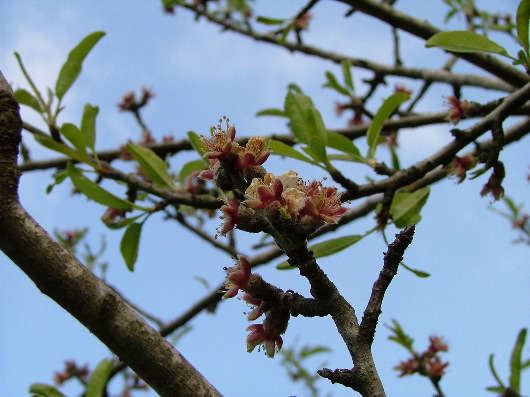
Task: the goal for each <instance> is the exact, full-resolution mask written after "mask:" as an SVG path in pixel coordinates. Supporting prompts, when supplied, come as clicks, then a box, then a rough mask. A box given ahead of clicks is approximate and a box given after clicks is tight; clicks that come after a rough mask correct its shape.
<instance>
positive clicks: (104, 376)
mask: <svg viewBox="0 0 530 397" xmlns="http://www.w3.org/2000/svg"><path fill="white" fill-rule="evenodd" d="M113 366H114V361H113V360H111V359H104V360H102V361H101V362H100V363H99V364H98V366H97V367H96V369H94V371H93V372H92V374H91V375H90V379H88V382H87V385H86V394H85V396H86V397H102V396H103V392H104V390H105V386H106V385H107V382H108V380H109V375H110V372H111V371H112V367H113Z"/></svg>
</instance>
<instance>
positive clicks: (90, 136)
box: [81, 103, 99, 151]
mask: <svg viewBox="0 0 530 397" xmlns="http://www.w3.org/2000/svg"><path fill="white" fill-rule="evenodd" d="M98 113H99V107H97V106H92V105H91V104H90V103H87V104H86V105H85V108H84V109H83V118H82V119H81V132H82V133H83V137H84V139H85V143H86V146H87V147H88V148H90V149H91V150H92V151H94V150H95V149H94V147H95V145H96V116H97V115H98Z"/></svg>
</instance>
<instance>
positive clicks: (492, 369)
mask: <svg viewBox="0 0 530 397" xmlns="http://www.w3.org/2000/svg"><path fill="white" fill-rule="evenodd" d="M493 361H494V355H493V354H490V357H489V359H488V365H489V367H490V371H491V374H492V375H493V377H494V378H495V380H496V381H497V383H498V384H499V386H500V387H502V391H501V393H502V392H503V391H504V389H506V386H504V383H503V382H502V380H501V378H500V377H499V374H497V370H496V369H495V365H494V363H493ZM488 390H489V388H488Z"/></svg>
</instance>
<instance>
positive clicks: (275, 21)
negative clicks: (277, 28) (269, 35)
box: [256, 15, 286, 25]
mask: <svg viewBox="0 0 530 397" xmlns="http://www.w3.org/2000/svg"><path fill="white" fill-rule="evenodd" d="M285 21H286V20H285V19H279V18H269V17H263V16H261V15H258V17H257V18H256V22H259V23H263V24H265V25H282V24H284V23H285Z"/></svg>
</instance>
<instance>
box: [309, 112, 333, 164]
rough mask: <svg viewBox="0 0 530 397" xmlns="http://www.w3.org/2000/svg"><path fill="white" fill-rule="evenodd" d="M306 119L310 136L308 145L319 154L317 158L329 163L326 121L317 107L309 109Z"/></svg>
mask: <svg viewBox="0 0 530 397" xmlns="http://www.w3.org/2000/svg"><path fill="white" fill-rule="evenodd" d="M305 119H306V126H307V134H308V136H309V144H308V146H309V147H310V148H311V150H312V151H313V152H314V153H315V155H316V156H317V157H316V158H315V160H317V161H319V162H321V163H324V164H326V165H329V161H328V158H327V154H326V144H327V140H328V139H327V138H328V133H327V131H326V127H325V126H324V121H323V120H322V116H321V115H320V112H319V111H318V110H317V109H315V108H311V109H308V110H307V112H306V117H305Z"/></svg>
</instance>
